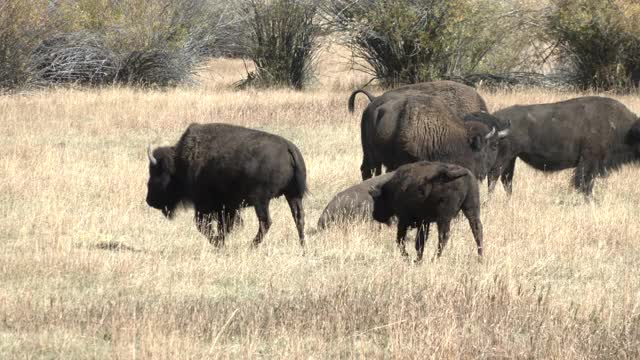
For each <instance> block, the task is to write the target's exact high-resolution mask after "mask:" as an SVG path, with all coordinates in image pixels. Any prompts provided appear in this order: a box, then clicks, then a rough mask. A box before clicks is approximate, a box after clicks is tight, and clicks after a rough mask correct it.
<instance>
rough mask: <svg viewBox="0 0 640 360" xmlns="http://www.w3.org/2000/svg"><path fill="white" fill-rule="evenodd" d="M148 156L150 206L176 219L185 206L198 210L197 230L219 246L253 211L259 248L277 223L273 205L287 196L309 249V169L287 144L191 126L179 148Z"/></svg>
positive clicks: (254, 133) (220, 127) (246, 132)
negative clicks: (246, 211)
mask: <svg viewBox="0 0 640 360" xmlns="http://www.w3.org/2000/svg"><path fill="white" fill-rule="evenodd" d="M148 155H149V182H148V193H147V203H148V204H149V206H151V207H154V208H156V209H160V210H162V213H163V214H164V215H165V216H167V217H168V218H171V217H172V216H173V214H174V213H175V209H176V208H177V207H178V206H179V205H180V204H184V205H187V204H189V205H193V207H194V208H195V221H196V226H197V228H198V230H199V231H200V232H202V233H203V234H204V235H205V236H206V237H207V238H208V239H209V241H210V242H211V243H212V244H213V245H216V246H223V245H224V240H225V236H226V235H227V234H228V233H229V232H230V231H232V230H233V227H234V225H236V224H237V223H238V222H239V221H241V220H240V218H239V216H238V211H239V209H241V208H243V207H247V206H253V207H254V208H255V211H256V215H257V217H258V221H259V228H258V233H257V234H256V236H255V238H254V240H253V245H254V246H257V245H258V244H260V242H262V240H263V239H264V237H265V235H266V233H267V232H268V231H269V228H270V227H271V223H272V221H271V216H270V214H269V203H270V201H271V199H273V198H276V197H279V196H282V195H284V196H285V198H286V199H287V202H288V204H289V207H290V208H291V213H292V215H293V219H294V221H295V224H296V228H297V231H298V237H299V239H300V244H301V245H302V246H304V209H303V206H302V198H303V197H304V195H305V193H306V191H307V186H306V167H305V163H304V159H303V157H302V154H301V153H300V151H299V150H298V148H297V147H296V146H295V145H294V144H292V143H291V142H289V141H287V140H286V139H284V138H282V137H279V136H276V135H273V134H269V133H266V132H262V131H258V130H252V129H247V128H243V127H240V126H233V125H228V124H205V125H201V124H191V125H190V126H189V127H188V128H187V130H186V131H185V133H184V134H183V135H182V137H181V138H180V140H179V141H178V143H177V144H176V145H175V146H173V147H160V148H157V149H155V150H154V151H149V154H148ZM214 222H217V224H218V226H217V234H216V232H215V231H214V229H213V223H214Z"/></svg>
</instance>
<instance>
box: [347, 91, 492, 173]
mask: <svg viewBox="0 0 640 360" xmlns="http://www.w3.org/2000/svg"><path fill="white" fill-rule="evenodd" d="M358 93H363V94H365V95H366V96H367V97H368V98H369V100H370V101H371V102H370V103H369V104H368V105H367V107H366V108H365V110H364V111H363V113H362V119H361V121H360V137H361V141H362V150H363V158H362V165H361V166H360V171H361V173H362V178H363V179H365V180H366V179H368V178H370V177H371V176H372V173H375V175H380V174H381V173H382V161H381V159H380V158H379V157H375V156H373V152H372V151H371V147H372V144H371V140H372V138H373V137H374V136H375V132H376V130H377V129H376V128H377V127H378V122H379V121H380V118H381V113H380V112H381V111H388V110H387V109H388V108H389V107H394V106H397V105H395V104H397V103H398V102H399V101H403V100H404V99H406V98H407V97H411V98H413V99H414V100H418V101H419V99H420V97H419V96H422V95H424V96H435V97H438V99H440V101H441V103H442V104H444V105H445V106H446V107H447V108H448V109H449V110H450V112H451V113H453V115H454V116H452V117H451V118H452V119H456V120H461V119H463V118H464V117H465V116H466V115H468V114H471V113H476V112H484V113H486V112H487V105H486V103H485V102H484V100H483V99H482V97H481V96H480V95H479V94H478V92H477V91H476V90H475V89H474V88H472V87H470V86H467V85H464V84H460V83H457V82H454V81H433V82H427V83H419V84H413V85H406V86H402V87H399V88H397V89H393V90H390V91H387V92H385V93H384V94H382V95H380V96H377V97H374V96H372V95H371V94H370V93H369V92H367V91H366V90H356V91H354V92H353V93H351V96H350V97H349V111H351V112H353V109H354V102H355V97H356V95H357V94H358ZM425 99H428V98H425Z"/></svg>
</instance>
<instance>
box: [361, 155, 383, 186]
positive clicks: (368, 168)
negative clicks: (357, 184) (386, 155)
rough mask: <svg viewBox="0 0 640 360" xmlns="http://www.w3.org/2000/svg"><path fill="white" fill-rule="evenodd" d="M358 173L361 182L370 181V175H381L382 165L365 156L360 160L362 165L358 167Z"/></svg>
mask: <svg viewBox="0 0 640 360" xmlns="http://www.w3.org/2000/svg"><path fill="white" fill-rule="evenodd" d="M360 173H361V174H362V180H363V181H364V180H367V179H370V178H371V177H372V175H375V176H378V175H380V174H382V163H380V162H378V161H374V160H371V159H370V158H369V157H368V156H366V155H365V156H364V158H363V159H362V165H360Z"/></svg>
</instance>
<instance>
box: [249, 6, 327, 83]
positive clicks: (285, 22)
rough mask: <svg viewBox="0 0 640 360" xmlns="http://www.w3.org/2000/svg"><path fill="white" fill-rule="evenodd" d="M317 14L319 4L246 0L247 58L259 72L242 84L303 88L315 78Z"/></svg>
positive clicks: (318, 31)
mask: <svg viewBox="0 0 640 360" xmlns="http://www.w3.org/2000/svg"><path fill="white" fill-rule="evenodd" d="M316 12H317V4H316V3H315V0H244V1H243V3H242V6H241V17H242V18H243V19H245V21H246V25H245V28H246V29H247V34H246V39H245V45H246V50H245V54H246V56H248V57H249V58H250V59H251V60H253V62H254V64H255V67H256V70H255V72H252V73H249V74H248V78H247V79H246V81H244V82H243V83H242V84H243V85H258V86H290V87H293V88H295V89H301V88H303V87H304V86H305V85H306V84H307V83H308V81H309V80H310V78H311V76H312V75H313V66H314V55H315V54H316V40H317V37H318V35H319V33H320V27H319V26H318V25H317V24H316V22H315V21H316V19H315V17H316Z"/></svg>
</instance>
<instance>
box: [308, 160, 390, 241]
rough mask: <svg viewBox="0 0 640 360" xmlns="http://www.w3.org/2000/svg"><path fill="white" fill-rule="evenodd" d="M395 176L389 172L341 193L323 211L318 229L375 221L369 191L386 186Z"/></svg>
mask: <svg viewBox="0 0 640 360" xmlns="http://www.w3.org/2000/svg"><path fill="white" fill-rule="evenodd" d="M393 174H394V172H388V173H386V174H383V175H380V176H376V177H373V178H371V179H368V180H365V181H363V182H361V183H359V184H356V185H353V186H351V187H349V188H347V189H346V190H343V191H341V192H339V193H338V194H337V195H336V196H334V197H333V199H331V201H330V202H329V204H327V206H326V207H325V208H324V211H322V215H320V219H319V220H318V229H326V228H328V227H330V226H332V225H334V224H343V223H348V222H352V221H358V220H360V221H362V220H373V215H372V212H373V198H372V197H371V194H369V189H371V188H372V187H374V186H380V185H382V184H384V183H385V182H387V181H388V180H389V179H391V177H392V176H393Z"/></svg>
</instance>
